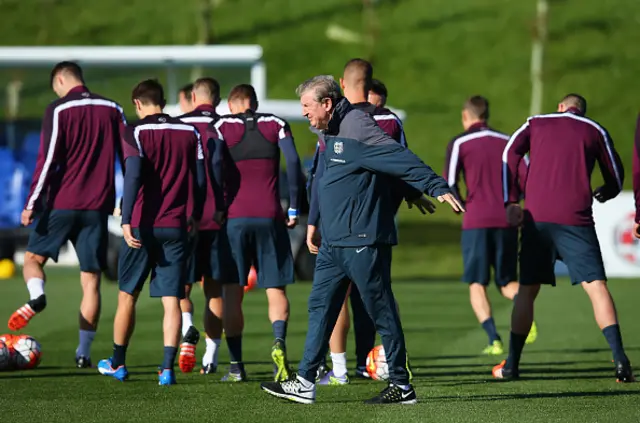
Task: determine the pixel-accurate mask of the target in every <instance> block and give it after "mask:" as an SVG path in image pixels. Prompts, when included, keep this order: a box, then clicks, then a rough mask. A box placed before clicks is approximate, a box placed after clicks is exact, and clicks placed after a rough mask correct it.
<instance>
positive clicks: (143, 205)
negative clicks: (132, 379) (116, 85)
mask: <svg viewBox="0 0 640 423" xmlns="http://www.w3.org/2000/svg"><path fill="white" fill-rule="evenodd" d="M131 98H132V101H133V103H134V105H135V108H136V114H137V115H138V117H139V118H140V120H139V121H138V122H136V123H135V124H134V125H132V126H129V127H128V128H127V131H126V134H125V139H124V143H123V149H124V153H125V157H126V161H125V175H124V178H125V180H124V195H123V202H122V232H123V235H124V243H125V245H123V246H122V248H121V250H120V256H119V260H118V281H119V289H120V292H119V294H118V308H117V310H116V315H115V319H114V322H113V356H112V357H111V358H108V359H105V360H101V361H100V363H98V370H99V371H100V373H101V374H103V375H106V376H111V377H114V378H116V379H118V380H121V381H122V380H125V379H126V378H127V376H128V371H127V368H126V365H125V358H126V351H127V346H128V345H129V340H130V338H131V335H132V333H133V329H134V325H135V307H136V302H137V300H138V297H139V295H140V290H141V289H142V287H143V285H144V283H145V281H146V280H147V278H148V277H149V274H151V282H150V287H149V293H150V295H151V297H160V298H162V305H163V307H164V321H163V325H162V327H163V333H164V359H163V362H162V366H161V367H160V371H159V372H158V378H159V384H160V385H173V384H175V383H176V379H175V373H174V371H173V366H174V363H175V358H176V355H177V352H178V344H179V342H180V324H181V315H180V299H181V298H183V297H184V271H185V266H186V262H187V259H188V254H189V240H188V237H189V233H188V230H187V228H191V230H193V231H195V230H197V227H198V221H199V220H200V217H201V216H202V207H203V203H204V192H205V189H206V186H205V166H204V156H203V152H202V144H201V143H200V135H199V134H198V131H197V130H196V129H195V128H194V127H193V126H191V125H187V124H184V123H182V122H181V121H180V120H179V119H177V118H172V117H170V116H169V115H166V114H164V113H162V109H163V108H164V106H165V99H164V91H163V89H162V86H161V85H160V84H159V83H158V82H157V81H156V80H146V81H142V82H141V83H139V84H138V85H137V86H136V87H135V88H134V89H133V93H132V94H131ZM190 179H191V180H192V182H191V183H190V182H189V180H190ZM190 188H191V189H193V190H194V194H193V196H194V206H193V209H192V210H191V211H190V210H188V209H187V203H188V199H189V189H190ZM189 212H191V215H190V216H189V217H188V216H187V213H189Z"/></svg>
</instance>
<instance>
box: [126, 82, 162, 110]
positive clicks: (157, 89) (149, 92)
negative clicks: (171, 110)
mask: <svg viewBox="0 0 640 423" xmlns="http://www.w3.org/2000/svg"><path fill="white" fill-rule="evenodd" d="M133 100H139V101H140V102H141V103H142V104H143V105H145V106H146V105H154V106H160V107H162V108H164V106H165V105H166V101H165V99H164V89H163V88H162V85H161V84H160V83H159V82H158V80H157V79H147V80H144V81H142V82H140V83H139V84H138V85H136V86H135V87H134V88H133V91H132V92H131V101H132V102H133Z"/></svg>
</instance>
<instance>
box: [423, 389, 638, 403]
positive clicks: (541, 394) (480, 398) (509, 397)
mask: <svg viewBox="0 0 640 423" xmlns="http://www.w3.org/2000/svg"><path fill="white" fill-rule="evenodd" d="M636 395H640V391H637V390H636V391H602V392H592V391H591V392H589V391H588V392H538V393H531V394H503V395H471V396H468V397H458V396H438V397H428V399H429V400H442V401H505V400H522V399H535V398H590V397H616V396H636Z"/></svg>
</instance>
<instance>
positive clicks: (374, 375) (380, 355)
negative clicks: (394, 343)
mask: <svg viewBox="0 0 640 423" xmlns="http://www.w3.org/2000/svg"><path fill="white" fill-rule="evenodd" d="M367 373H369V376H371V379H375V380H387V379H389V367H388V366H387V357H386V356H385V354H384V347H383V346H382V345H378V346H376V347H373V349H372V350H371V351H369V354H368V355H367Z"/></svg>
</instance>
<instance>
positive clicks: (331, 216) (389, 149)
mask: <svg viewBox="0 0 640 423" xmlns="http://www.w3.org/2000/svg"><path fill="white" fill-rule="evenodd" d="M297 94H298V95H299V96H300V103H301V104H302V112H303V115H304V116H305V117H307V118H308V119H309V122H310V123H311V125H312V126H314V127H316V128H317V129H320V130H322V131H323V135H324V139H323V141H324V142H326V149H325V150H324V154H323V155H324V158H325V160H324V163H326V165H325V166H326V169H325V172H324V175H323V177H322V178H321V179H320V180H319V183H316V184H314V188H313V189H314V190H317V191H319V193H317V195H318V198H319V199H320V200H321V201H320V203H319V204H320V216H321V217H322V220H321V222H320V223H321V231H322V244H321V246H320V250H319V252H318V258H317V261H316V271H315V275H314V281H313V286H312V288H311V294H310V296H309V328H308V331H307V339H306V343H305V352H304V356H303V358H302V361H301V362H300V366H299V368H298V375H297V377H296V378H295V379H291V380H289V381H286V382H280V383H279V382H271V383H263V384H262V385H261V387H262V389H263V390H264V391H266V392H267V393H269V394H271V395H274V396H277V397H280V398H286V399H289V400H291V401H295V402H299V403H305V404H310V403H313V402H315V383H314V381H315V377H316V373H317V370H318V366H319V364H320V361H321V359H322V357H323V356H324V355H325V354H326V351H327V341H328V340H329V336H330V334H331V332H332V330H333V326H334V324H335V322H336V319H337V318H338V315H339V313H340V308H341V306H342V304H343V303H344V298H345V296H346V293H347V289H348V285H349V283H350V281H353V283H354V284H356V285H357V286H358V289H359V291H360V295H361V296H362V300H363V302H364V304H365V307H366V309H367V312H368V314H369V316H370V317H371V318H372V319H373V320H374V321H375V325H376V329H377V330H378V332H379V333H380V336H381V337H382V342H383V345H384V348H385V352H386V356H387V357H386V358H387V362H388V363H389V377H390V384H389V386H388V387H387V388H385V389H384V390H383V391H382V392H381V393H380V394H379V395H378V396H376V397H374V398H372V399H371V400H369V401H367V403H370V404H392V403H395V404H415V403H416V402H417V398H416V394H415V391H414V390H413V387H412V386H411V384H410V383H409V373H408V371H407V369H406V351H405V346H404V334H403V331H402V324H401V322H400V317H399V315H398V313H397V310H396V307H395V300H394V297H393V292H392V290H391V245H393V244H395V243H396V241H397V238H396V228H395V225H394V215H395V212H396V208H395V207H394V205H393V204H392V197H391V195H390V194H391V190H390V189H389V182H388V181H387V180H382V181H381V180H380V178H379V176H380V175H383V174H388V175H390V176H391V177H393V178H401V179H402V180H403V181H405V182H407V183H409V184H411V186H412V187H414V188H415V189H416V190H419V191H420V192H423V191H426V192H428V193H429V195H432V196H436V197H438V198H439V201H441V202H444V201H447V202H448V203H449V204H450V205H451V206H452V208H453V209H454V210H457V211H462V210H463V209H462V206H461V205H460V204H459V203H458V202H457V200H456V199H455V197H454V196H453V195H452V194H451V192H450V189H449V187H448V186H447V183H446V181H445V180H444V179H442V178H441V177H440V176H438V175H437V174H436V173H435V172H433V170H431V168H430V167H428V166H427V165H425V164H424V163H422V161H421V160H420V159H419V158H418V157H417V156H415V155H414V154H413V153H411V151H409V150H408V149H406V148H404V147H402V146H401V145H399V144H398V143H397V142H396V141H395V140H394V139H392V138H391V137H389V136H388V135H387V134H385V133H384V131H382V129H380V127H379V126H378V125H377V124H376V123H375V120H374V119H373V118H372V117H371V116H370V115H368V114H367V113H365V112H363V111H361V110H356V109H354V108H353V107H352V106H351V104H350V103H349V102H348V101H347V100H346V99H344V98H342V97H341V95H340V87H339V86H338V84H337V83H336V82H335V81H334V80H333V77H331V76H317V77H314V78H312V79H310V80H308V81H305V82H304V83H303V84H301V85H300V86H299V87H298V89H297Z"/></svg>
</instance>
